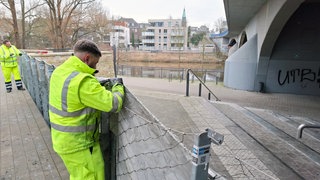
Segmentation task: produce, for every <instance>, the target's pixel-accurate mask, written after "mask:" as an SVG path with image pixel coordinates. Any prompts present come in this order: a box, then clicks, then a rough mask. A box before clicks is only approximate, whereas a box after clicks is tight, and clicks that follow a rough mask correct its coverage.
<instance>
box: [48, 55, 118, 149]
mask: <svg viewBox="0 0 320 180" xmlns="http://www.w3.org/2000/svg"><path fill="white" fill-rule="evenodd" d="M94 71H95V69H92V68H90V67H89V66H87V65H86V64H85V63H83V62H82V61H81V60H80V59H78V58H77V57H76V56H71V57H70V58H69V59H68V60H67V61H65V62H64V63H63V64H62V65H60V66H59V67H57V68H56V69H55V70H54V71H53V73H52V75H51V78H50V91H49V116H50V123H51V135H52V143H53V148H54V150H55V151H56V152H58V153H60V154H67V153H72V152H76V151H79V150H84V149H87V148H89V147H91V146H93V144H94V142H95V141H97V140H98V137H99V133H98V124H99V122H100V115H101V111H106V112H110V111H114V112H116V111H118V107H120V108H121V106H122V98H121V97H122V96H121V95H123V94H121V93H120V94H121V95H120V96H119V94H116V93H112V92H110V91H107V90H106V89H105V88H104V87H103V86H101V85H100V83H99V81H98V80H97V79H96V78H95V77H94V76H92V75H91V74H93V73H94ZM119 104H121V105H120V106H119Z"/></svg>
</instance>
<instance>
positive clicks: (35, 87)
mask: <svg viewBox="0 0 320 180" xmlns="http://www.w3.org/2000/svg"><path fill="white" fill-rule="evenodd" d="M20 69H21V76H22V80H23V83H24V84H25V86H26V88H27V89H28V91H29V93H30V95H31V97H32V99H33V100H34V102H35V103H36V105H37V107H38V109H39V111H40V112H41V114H42V116H43V118H44V120H45V121H46V123H47V125H48V126H50V120H49V80H50V76H51V74H52V72H53V70H54V69H55V67H54V65H51V64H48V63H46V62H44V61H42V60H37V59H36V58H33V57H30V56H28V55H27V54H24V55H23V56H22V58H21V61H20Z"/></svg>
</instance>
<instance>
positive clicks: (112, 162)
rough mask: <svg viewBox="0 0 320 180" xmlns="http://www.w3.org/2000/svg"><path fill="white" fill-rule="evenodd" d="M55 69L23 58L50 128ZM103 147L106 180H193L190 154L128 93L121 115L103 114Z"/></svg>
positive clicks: (27, 83)
mask: <svg viewBox="0 0 320 180" xmlns="http://www.w3.org/2000/svg"><path fill="white" fill-rule="evenodd" d="M54 69H55V67H54V66H53V65H50V64H47V63H46V62H44V61H42V60H39V59H35V58H33V57H30V56H28V55H26V54H24V55H23V56H22V57H21V58H20V70H21V76H22V79H23V82H24V84H25V86H26V88H27V89H28V91H29V93H30V95H31V97H32V98H33V100H34V102H35V103H36V105H37V107H38V109H39V111H40V112H41V113H42V115H43V118H44V120H45V121H46V123H47V124H48V126H49V127H50V119H49V111H48V107H49V103H48V102H49V101H48V97H49V96H48V95H49V81H50V76H51V74H52V72H53V70H54ZM124 83H125V82H124ZM100 144H101V148H102V151H103V153H104V159H105V167H106V179H119V180H121V179H123V180H127V179H133V180H135V179H136V180H144V179H145V180H149V179H155V180H157V179H159V180H163V179H170V180H174V179H177V180H178V179H179V180H180V179H190V177H191V173H192V171H191V169H192V156H191V154H190V152H189V151H188V150H187V149H186V148H185V147H184V146H183V144H182V141H180V140H179V139H178V138H176V137H175V135H173V134H172V132H171V131H170V130H169V129H168V128H166V127H165V126H164V125H163V124H162V123H161V122H160V121H159V120H158V119H157V118H156V117H155V116H154V115H152V114H151V113H150V112H149V111H148V110H147V109H146V108H145V107H144V105H143V104H142V103H141V102H140V101H139V100H138V99H137V98H136V97H135V96H134V95H133V94H132V93H130V91H129V90H128V89H126V95H125V100H124V104H123V109H122V110H121V112H120V113H118V114H113V113H103V114H102V123H101V135H100Z"/></svg>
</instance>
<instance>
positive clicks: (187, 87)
mask: <svg viewBox="0 0 320 180" xmlns="http://www.w3.org/2000/svg"><path fill="white" fill-rule="evenodd" d="M190 72H191V73H192V74H193V75H194V76H195V77H196V78H197V79H198V80H199V82H200V85H201V84H202V85H203V86H204V87H205V88H206V89H207V90H208V91H209V97H208V99H209V100H210V94H212V95H213V96H214V97H215V98H216V101H220V99H219V98H218V97H217V96H216V95H214V93H213V92H212V91H211V90H210V89H209V88H208V87H207V86H206V84H205V83H204V82H203V81H202V80H201V79H200V78H199V77H198V76H197V75H196V74H195V73H194V72H193V71H192V70H191V69H188V70H187V78H186V81H187V83H186V96H189V77H190V75H189V74H190ZM200 91H201V86H200V87H199V96H200V95H201V92H200Z"/></svg>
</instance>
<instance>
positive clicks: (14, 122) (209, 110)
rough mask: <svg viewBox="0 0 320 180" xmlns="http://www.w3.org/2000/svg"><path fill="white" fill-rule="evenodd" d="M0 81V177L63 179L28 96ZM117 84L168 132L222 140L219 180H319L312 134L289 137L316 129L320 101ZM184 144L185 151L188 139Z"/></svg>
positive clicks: (177, 85)
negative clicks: (300, 129)
mask: <svg viewBox="0 0 320 180" xmlns="http://www.w3.org/2000/svg"><path fill="white" fill-rule="evenodd" d="M0 72H1V70H0ZM0 82H1V83H0V105H1V107H0V135H1V136H0V154H1V156H0V179H1V180H7V179H68V173H67V171H66V169H65V167H64V165H63V163H62V161H61V159H60V158H59V157H58V156H57V155H56V154H55V152H53V150H52V145H51V138H50V130H49V128H48V126H47V125H46V123H45V121H44V120H43V118H42V116H41V114H40V112H39V111H38V109H37V107H36V106H35V104H34V103H33V100H32V99H31V97H30V95H29V93H28V92H27V91H17V90H16V88H15V87H14V88H13V91H12V92H11V93H6V91H5V87H4V83H3V82H4V80H3V77H2V76H0ZM124 83H125V84H126V86H127V87H128V88H129V89H130V91H132V92H133V93H134V94H136V95H137V96H138V97H139V98H140V99H141V101H142V102H143V103H144V104H145V105H146V106H147V108H148V109H150V110H151V112H152V113H154V114H155V115H156V116H157V117H158V118H159V119H160V120H161V121H163V123H164V124H165V125H166V126H168V127H169V128H174V129H178V130H180V131H183V132H192V133H195V134H196V133H199V132H203V131H204V129H205V128H208V127H209V128H212V129H214V130H216V131H218V132H220V133H222V134H224V135H225V142H224V144H223V145H222V146H219V147H218V146H213V148H212V160H211V162H210V167H212V169H213V170H214V171H216V172H217V173H218V174H219V175H220V177H225V178H226V179H248V178H250V179H320V178H319V176H320V168H319V164H320V157H319V152H320V148H319V144H320V143H319V139H320V135H319V131H316V130H315V131H309V130H306V131H305V132H304V133H305V134H304V138H303V139H302V140H296V139H294V138H293V137H294V136H295V133H296V127H297V125H298V124H299V123H302V122H310V123H320V118H319V117H320V103H319V102H320V97H315V96H303V95H290V94H261V93H256V92H247V91H238V90H233V89H229V88H224V87H222V86H217V85H215V84H214V83H211V84H210V83H209V84H208V86H209V87H210V88H211V89H212V91H213V92H214V93H216V96H217V97H219V98H220V99H221V102H213V101H212V102H209V101H206V100H205V98H198V97H196V96H197V94H198V92H197V89H198V85H197V84H196V83H193V84H191V87H190V96H191V97H189V98H186V97H185V90H186V87H185V82H179V81H172V82H169V81H168V80H167V79H151V78H150V79H149V78H143V79H142V78H132V77H130V78H129V77H124ZM203 94H206V93H203ZM275 127H277V128H275ZM184 142H185V143H186V145H187V146H189V147H190V148H191V146H192V143H193V137H192V136H186V137H185V140H184ZM300 152H305V153H303V154H299V153H300ZM252 165H253V166H254V167H255V168H254V167H252ZM306 177H307V178H306Z"/></svg>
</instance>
